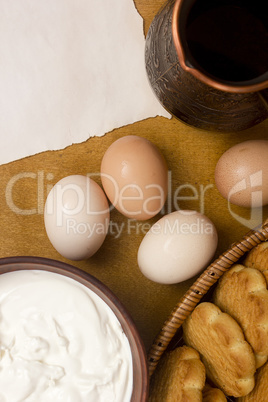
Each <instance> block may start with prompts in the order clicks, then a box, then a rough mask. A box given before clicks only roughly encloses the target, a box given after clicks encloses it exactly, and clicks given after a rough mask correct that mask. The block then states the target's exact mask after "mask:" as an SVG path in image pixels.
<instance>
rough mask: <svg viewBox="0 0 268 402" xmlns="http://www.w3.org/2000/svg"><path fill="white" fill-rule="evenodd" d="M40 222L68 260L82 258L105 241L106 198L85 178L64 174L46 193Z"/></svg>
mask: <svg viewBox="0 0 268 402" xmlns="http://www.w3.org/2000/svg"><path fill="white" fill-rule="evenodd" d="M44 221H45V228H46V232H47V235H48V238H49V239H50V241H51V243H52V245H53V246H54V247H55V249H56V250H57V251H58V252H59V253H60V254H61V255H62V256H63V257H65V258H68V259H70V260H83V259H86V258H89V257H91V256H92V255H93V254H94V253H96V251H97V250H98V249H99V248H100V247H101V245H102V244H103V242H104V240H105V237H106V235H107V232H108V228H109V222H110V211H109V204H108V200H107V198H106V196H105V194H104V192H103V190H102V189H101V187H100V186H99V185H98V184H97V183H96V182H95V181H94V180H92V179H90V178H89V177H87V176H82V175H72V176H67V177H64V178H63V179H61V180H60V181H59V182H58V183H56V184H55V186H54V187H53V188H52V190H51V191H50V193H49V194H48V197H47V200H46V204H45V212H44Z"/></svg>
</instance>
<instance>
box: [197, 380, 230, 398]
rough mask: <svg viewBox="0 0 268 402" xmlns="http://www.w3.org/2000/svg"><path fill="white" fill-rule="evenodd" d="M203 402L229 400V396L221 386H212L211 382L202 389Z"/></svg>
mask: <svg viewBox="0 0 268 402" xmlns="http://www.w3.org/2000/svg"><path fill="white" fill-rule="evenodd" d="M202 394H203V402H227V398H226V396H225V395H224V393H223V392H222V391H221V390H220V389H219V388H214V387H211V386H210V385H209V384H207V383H206V384H205V387H204V388H203V391H202Z"/></svg>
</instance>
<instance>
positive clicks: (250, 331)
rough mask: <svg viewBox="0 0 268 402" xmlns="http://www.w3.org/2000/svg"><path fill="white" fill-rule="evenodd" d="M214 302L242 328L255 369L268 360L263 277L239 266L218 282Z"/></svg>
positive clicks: (267, 304)
mask: <svg viewBox="0 0 268 402" xmlns="http://www.w3.org/2000/svg"><path fill="white" fill-rule="evenodd" d="M213 302H214V303H215V304H216V305H217V306H218V307H219V308H220V309H221V310H222V311H224V312H225V313H228V314H230V315H231V316H232V317H233V318H234V319H235V320H236V321H237V322H238V323H239V325H240V326H241V328H242V329H243V332H244V334H245V338H246V340H247V341H248V343H249V344H250V345H251V347H252V349H253V351H254V353H255V357H256V367H257V368H258V367H261V366H262V365H263V364H264V363H265V362H266V361H267V359H268V290H267V287H266V281H265V278H264V276H263V274H262V273H261V272H260V271H258V270H256V269H254V268H246V267H244V266H243V265H241V264H236V265H234V266H233V268H231V269H230V270H229V271H228V272H226V273H225V274H224V275H223V276H222V277H221V279H220V280H219V282H218V285H217V287H216V290H215V292H214V295H213Z"/></svg>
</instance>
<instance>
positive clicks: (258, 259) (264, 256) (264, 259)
mask: <svg viewBox="0 0 268 402" xmlns="http://www.w3.org/2000/svg"><path fill="white" fill-rule="evenodd" d="M243 264H244V265H245V266H246V267H249V268H255V269H258V270H259V271H261V272H262V273H263V275H264V276H265V279H266V282H267V283H268V241H266V242H263V243H261V244H259V245H258V246H256V247H254V248H253V249H252V250H251V251H249V253H248V254H247V255H246V258H245V260H244V261H243Z"/></svg>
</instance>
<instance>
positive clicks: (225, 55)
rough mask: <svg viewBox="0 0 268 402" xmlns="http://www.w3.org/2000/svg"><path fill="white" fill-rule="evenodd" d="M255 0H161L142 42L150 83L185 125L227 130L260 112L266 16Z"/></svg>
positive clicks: (264, 94) (266, 67)
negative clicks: (163, 3) (159, 8)
mask: <svg viewBox="0 0 268 402" xmlns="http://www.w3.org/2000/svg"><path fill="white" fill-rule="evenodd" d="M267 4H268V2H267V1H263V0H250V1H249V0H169V1H167V3H165V5H164V6H163V7H162V8H161V10H160V11H159V12H158V14H157V15H156V16H155V18H154V20H153V22H152V24H151V26H150V28H149V31H148V34H147V36H146V45H145V64H146V71H147V75H148V78H149V81H150V84H151V86H152V88H153V91H154V92H155V94H156V96H157V97H158V99H159V101H160V102H161V103H162V105H163V106H164V107H165V108H166V109H167V110H168V111H169V112H170V113H171V114H172V115H173V116H175V117H177V118H178V119H180V120H181V121H183V122H184V123H186V124H189V125H191V126H194V127H198V128H201V129H205V130H216V131H222V132H231V131H239V130H244V129H247V128H249V127H252V126H254V125H256V124H258V123H260V122H262V121H263V120H265V119H266V118H267V117H268V106H267V99H268V89H267V88H268V32H267V31H268V27H267V21H268V13H267Z"/></svg>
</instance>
